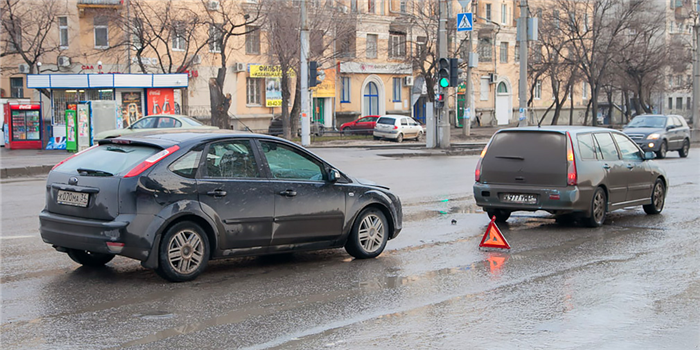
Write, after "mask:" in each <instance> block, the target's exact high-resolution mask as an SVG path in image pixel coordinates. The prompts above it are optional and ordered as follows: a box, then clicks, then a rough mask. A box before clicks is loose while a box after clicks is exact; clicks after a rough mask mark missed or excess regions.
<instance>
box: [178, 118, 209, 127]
mask: <svg viewBox="0 0 700 350" xmlns="http://www.w3.org/2000/svg"><path fill="white" fill-rule="evenodd" d="M180 120H182V121H183V122H184V123H185V124H187V125H189V126H200V125H204V124H202V123H200V122H199V121H197V120H194V119H192V118H189V117H181V118H180Z"/></svg>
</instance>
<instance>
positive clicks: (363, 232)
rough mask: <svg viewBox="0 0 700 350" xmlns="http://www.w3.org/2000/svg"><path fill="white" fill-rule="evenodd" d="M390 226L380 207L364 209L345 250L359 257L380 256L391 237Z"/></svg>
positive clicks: (356, 221)
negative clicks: (389, 233)
mask: <svg viewBox="0 0 700 350" xmlns="http://www.w3.org/2000/svg"><path fill="white" fill-rule="evenodd" d="M388 227H389V226H388V224H387V219H386V217H385V216H384V213H382V212H381V211H380V210H379V209H376V208H368V209H365V210H363V211H362V213H360V215H359V216H358V217H357V219H356V220H355V224H354V225H353V228H352V231H351V232H350V236H349V237H348V241H347V243H346V244H345V250H347V252H348V253H349V254H350V255H352V256H354V257H355V258H358V259H367V258H374V257H376V256H378V255H379V254H381V253H382V251H383V250H384V247H385V246H386V242H387V241H388V239H389V236H388Z"/></svg>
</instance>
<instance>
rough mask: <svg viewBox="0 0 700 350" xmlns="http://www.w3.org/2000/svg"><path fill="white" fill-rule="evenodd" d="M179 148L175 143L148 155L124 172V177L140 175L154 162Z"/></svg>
mask: <svg viewBox="0 0 700 350" xmlns="http://www.w3.org/2000/svg"><path fill="white" fill-rule="evenodd" d="M179 149H180V147H179V146H177V145H175V146H172V147H170V148H167V149H164V150H162V151H160V152H158V153H156V154H154V155H152V156H150V157H148V159H146V160H144V161H143V162H141V164H139V165H137V166H135V167H134V168H133V169H131V171H129V172H128V173H126V175H124V177H125V178H126V177H134V176H139V175H141V173H143V172H144V171H146V170H147V169H148V168H150V167H152V166H154V165H155V164H156V163H158V162H160V161H161V160H163V158H165V157H167V156H169V155H171V154H173V153H175V151H177V150H179Z"/></svg>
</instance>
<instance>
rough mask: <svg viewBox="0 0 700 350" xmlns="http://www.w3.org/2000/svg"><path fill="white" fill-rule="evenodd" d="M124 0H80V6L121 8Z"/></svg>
mask: <svg viewBox="0 0 700 350" xmlns="http://www.w3.org/2000/svg"><path fill="white" fill-rule="evenodd" d="M122 6H124V0H78V8H79V9H86V8H120V7H122Z"/></svg>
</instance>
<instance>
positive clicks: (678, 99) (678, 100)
mask: <svg viewBox="0 0 700 350" xmlns="http://www.w3.org/2000/svg"><path fill="white" fill-rule="evenodd" d="M676 109H683V97H676Z"/></svg>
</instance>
